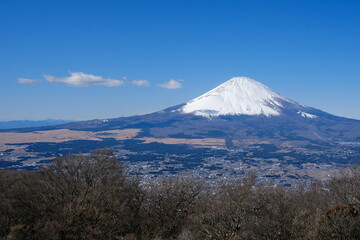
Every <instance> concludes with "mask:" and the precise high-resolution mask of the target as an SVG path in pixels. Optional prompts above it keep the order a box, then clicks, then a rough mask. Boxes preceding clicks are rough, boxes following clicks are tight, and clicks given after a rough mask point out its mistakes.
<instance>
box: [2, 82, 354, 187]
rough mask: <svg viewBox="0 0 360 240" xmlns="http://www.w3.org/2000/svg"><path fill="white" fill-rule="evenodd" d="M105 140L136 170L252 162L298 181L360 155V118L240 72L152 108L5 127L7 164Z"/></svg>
mask: <svg viewBox="0 0 360 240" xmlns="http://www.w3.org/2000/svg"><path fill="white" fill-rule="evenodd" d="M100 147H111V148H112V149H113V150H114V151H115V152H116V153H117V154H118V156H119V157H120V158H121V159H122V160H123V161H126V162H129V163H130V166H131V171H132V172H133V173H136V174H137V173H142V174H144V175H146V176H149V175H156V174H160V175H166V174H177V173H179V172H182V173H184V172H185V173H189V174H192V175H194V174H195V175H196V176H205V177H209V176H213V177H214V178H219V177H220V176H229V177H230V176H237V174H242V173H243V172H244V171H245V169H250V170H256V171H257V172H259V173H260V174H261V175H264V176H277V178H279V179H280V180H281V181H283V180H284V181H287V180H289V179H287V177H286V176H287V175H289V174H290V175H291V177H289V178H290V180H291V179H298V178H301V179H303V178H305V179H306V178H309V177H312V178H313V177H315V178H317V177H318V176H324V175H325V176H327V175H328V174H327V171H331V170H332V169H333V168H336V167H339V166H346V165H347V164H353V163H358V162H359V160H360V121H359V120H354V119H347V118H343V117H338V116H334V115H331V114H329V113H326V112H323V111H321V110H318V109H315V108H311V107H308V106H304V105H301V104H299V103H297V102H295V101H292V100H290V99H288V98H286V97H283V96H281V95H280V94H277V93H276V92H274V91H272V90H271V89H269V88H268V87H266V86H264V85H263V84H261V83H259V82H256V81H255V80H252V79H248V78H244V77H238V78H232V79H230V80H229V81H227V82H225V83H224V84H222V85H220V86H219V87H217V88H215V89H213V90H211V91H209V92H207V93H205V94H203V95H202V96H200V97H198V98H195V99H193V100H191V101H189V102H187V103H184V104H181V105H177V106H173V107H170V108H167V109H164V110H162V111H158V112H154V113H151V114H146V115H139V116H132V117H120V118H113V119H101V120H90V121H81V122H74V123H68V124H63V125H58V126H52V127H39V128H28V129H14V130H7V131H5V130H2V131H0V167H1V166H2V164H3V165H4V166H6V168H18V169H22V168H24V167H26V168H27V167H37V166H38V165H40V164H42V163H44V161H45V162H46V161H48V160H49V159H51V158H52V157H56V156H59V155H64V154H67V153H78V152H89V151H91V150H94V149H96V148H100ZM9 162H10V163H11V164H10V165H9ZM29 164H30V165H29ZM31 164H33V165H31ZM9 166H10V167H9ZM284 176H285V179H284ZM321 178H323V177H321Z"/></svg>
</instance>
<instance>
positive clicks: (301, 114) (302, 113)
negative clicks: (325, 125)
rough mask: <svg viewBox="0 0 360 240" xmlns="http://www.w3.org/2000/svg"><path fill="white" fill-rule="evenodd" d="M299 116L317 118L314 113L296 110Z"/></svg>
mask: <svg viewBox="0 0 360 240" xmlns="http://www.w3.org/2000/svg"><path fill="white" fill-rule="evenodd" d="M297 114H299V115H300V116H302V117H304V118H317V116H316V115H314V114H310V113H306V112H302V111H298V113H297Z"/></svg>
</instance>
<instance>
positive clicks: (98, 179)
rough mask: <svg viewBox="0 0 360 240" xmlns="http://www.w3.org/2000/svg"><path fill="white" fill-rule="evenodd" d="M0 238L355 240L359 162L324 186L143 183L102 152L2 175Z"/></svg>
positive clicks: (358, 235) (359, 217)
mask: <svg viewBox="0 0 360 240" xmlns="http://www.w3.org/2000/svg"><path fill="white" fill-rule="evenodd" d="M0 239H4V240H5V239H26V240H31V239H59V240H60V239H74V240H75V239H79V240H80V239H123V240H135V239H141V240H143V239H157V240H160V239H179V240H185V239H186V240H187V239H189V240H190V239H204V240H206V239H219V240H220V239H232V240H235V239H236V240H237V239H268V240H271V239H274V240H275V239H277V240H282V239H284V240H285V239H295V240H297V239H299V240H300V239H301V240H304V239H360V168H358V167H353V168H351V169H350V170H349V171H347V172H342V173H341V174H339V175H338V176H336V177H333V178H332V179H331V180H330V181H329V182H327V183H315V182H314V183H312V184H307V185H300V186H298V187H296V188H284V187H281V186H273V185H269V184H261V183H259V182H258V181H257V178H256V175H255V174H248V175H246V176H244V177H242V178H241V179H238V180H232V181H228V182H226V183H224V184H220V185H219V186H215V187H214V186H210V185H209V184H207V183H204V182H202V181H200V180H196V179H190V178H181V177H179V178H172V179H169V178H164V179H162V180H157V181H151V180H149V181H148V182H146V183H145V184H144V183H143V181H140V179H139V178H137V177H131V176H128V175H127V174H126V171H125V169H124V166H123V164H122V163H121V162H120V161H118V160H117V159H116V157H115V155H114V154H113V153H112V152H111V151H110V150H108V149H100V150H96V151H94V152H93V153H91V154H89V155H83V154H77V155H69V156H65V157H62V158H58V159H55V160H54V161H53V162H52V164H50V165H49V166H46V167H42V168H40V169H39V170H38V171H35V172H23V171H5V170H2V171H0Z"/></svg>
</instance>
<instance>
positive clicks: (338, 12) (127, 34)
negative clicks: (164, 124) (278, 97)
mask: <svg viewBox="0 0 360 240" xmlns="http://www.w3.org/2000/svg"><path fill="white" fill-rule="evenodd" d="M359 12H360V1H350V0H347V1H340V0H338V1H332V0H326V1H325V0H324V1H320V0H311V1H306V0H302V1H292V0H286V1H276V0H272V1H266V0H264V1H256V0H249V1H229V0H226V1H220V0H218V1H213V0H204V1H202V0H191V1H188V0H178V1H176V0H162V1H160V0H151V1H149V0H143V1H136V0H129V1H121V0H119V1H111V0H107V1H100V0H98V1H93V0H86V1H80V0H78V1H76V0H72V1H66V0H62V1H48V0H44V1H37V0H32V1H27V0H24V1H17V0H12V1H0V32H1V35H0V120H14V119H30V120H39V119H47V118H56V119H72V120H80V119H94V118H111V117H119V116H129V115H135V114H143V113H148V112H152V111H157V110H161V109H163V108H166V107H169V106H172V105H176V104H180V103H183V102H186V101H188V100H190V99H192V98H194V97H197V96H198V95H200V94H202V93H204V92H206V91H208V90H210V89H212V88H214V87H216V86H217V85H219V84H221V83H222V82H224V81H226V80H228V79H229V78H231V77H234V76H247V77H251V78H253V79H255V80H257V81H260V82H262V83H263V84H265V85H267V86H269V87H270V88H272V89H273V90H275V91H277V92H279V93H280V94H282V95H284V96H286V97H288V98H291V99H293V100H295V101H298V102H300V103H302V104H305V105H309V106H312V107H316V108H319V109H322V110H324V111H327V112H329V113H332V114H336V115H340V116H346V117H351V118H357V119H360V94H359V90H360V14H359ZM134 80H143V81H137V82H133V81H134ZM145 80H146V81H145ZM135 84H137V85H140V86H137V85H135Z"/></svg>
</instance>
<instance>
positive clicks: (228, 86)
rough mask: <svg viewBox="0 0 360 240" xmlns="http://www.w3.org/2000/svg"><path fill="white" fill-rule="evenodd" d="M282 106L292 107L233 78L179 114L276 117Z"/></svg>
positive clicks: (257, 86)
mask: <svg viewBox="0 0 360 240" xmlns="http://www.w3.org/2000/svg"><path fill="white" fill-rule="evenodd" d="M284 102H288V103H291V104H296V103H295V102H293V101H291V100H289V99H287V98H285V97H283V96H281V95H279V94H277V93H276V92H274V91H272V90H271V89H270V88H268V87H266V86H265V85H263V84H261V83H259V82H257V81H255V80H253V79H250V78H247V77H234V78H232V79H230V80H228V81H227V82H225V83H223V84H221V85H220V86H218V87H216V88H214V89H213V90H211V91H209V92H207V93H205V94H203V95H201V96H200V97H197V98H195V99H193V100H191V101H189V102H187V103H186V105H185V106H184V107H183V108H182V109H181V111H182V112H183V113H193V114H195V115H199V116H204V117H209V116H219V115H265V116H268V117H269V116H277V115H280V113H281V108H283V104H282V103H284Z"/></svg>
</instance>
